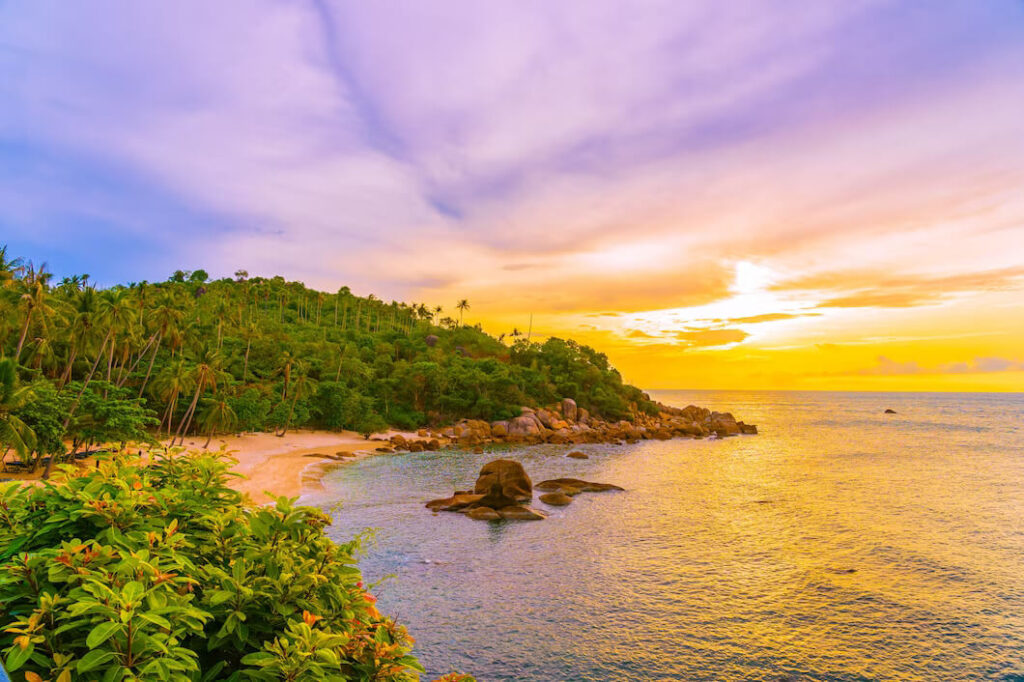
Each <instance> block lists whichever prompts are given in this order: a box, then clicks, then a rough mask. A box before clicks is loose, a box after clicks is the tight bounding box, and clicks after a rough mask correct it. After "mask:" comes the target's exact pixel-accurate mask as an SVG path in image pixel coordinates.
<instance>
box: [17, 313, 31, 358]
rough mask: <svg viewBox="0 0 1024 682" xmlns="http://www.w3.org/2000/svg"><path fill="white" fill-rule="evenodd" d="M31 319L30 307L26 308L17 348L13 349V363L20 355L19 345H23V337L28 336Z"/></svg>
mask: <svg viewBox="0 0 1024 682" xmlns="http://www.w3.org/2000/svg"><path fill="white" fill-rule="evenodd" d="M31 320H32V308H29V309H28V312H27V313H25V324H24V325H23V326H22V328H21V338H20V339H18V349H17V350H16V351H14V364H15V365H17V364H18V359H19V358H20V357H21V347H22V346H24V345H25V337H26V336H28V325H29V322H30V321H31Z"/></svg>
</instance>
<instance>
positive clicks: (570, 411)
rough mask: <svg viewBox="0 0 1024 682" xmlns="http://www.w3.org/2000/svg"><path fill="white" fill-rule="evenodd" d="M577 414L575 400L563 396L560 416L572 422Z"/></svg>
mask: <svg viewBox="0 0 1024 682" xmlns="http://www.w3.org/2000/svg"><path fill="white" fill-rule="evenodd" d="M578 416H579V409H578V408H577V407H576V401H575V400H573V399H572V398H565V399H564V400H562V417H564V418H565V420H566V421H570V422H574V421H576V418H577V417H578Z"/></svg>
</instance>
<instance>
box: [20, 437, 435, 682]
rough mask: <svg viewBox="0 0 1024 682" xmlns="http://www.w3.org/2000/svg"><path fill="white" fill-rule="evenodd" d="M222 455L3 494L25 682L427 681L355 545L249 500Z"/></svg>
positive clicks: (305, 510) (134, 465)
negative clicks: (361, 566)
mask: <svg viewBox="0 0 1024 682" xmlns="http://www.w3.org/2000/svg"><path fill="white" fill-rule="evenodd" d="M230 463H231V460H230V458H228V457H226V456H225V455H223V454H193V455H181V454H177V455H176V454H169V455H163V456H160V455H158V456H156V458H155V461H153V462H152V463H151V464H150V465H149V466H140V465H139V464H138V462H137V461H131V460H130V459H129V458H127V457H124V456H120V457H116V458H114V459H110V460H106V461H103V462H102V463H101V464H100V466H99V467H98V469H96V470H93V471H90V472H89V473H88V474H86V475H83V476H81V477H77V478H76V477H70V478H66V479H63V480H59V481H56V482H47V483H44V484H43V485H42V486H41V487H33V486H26V485H20V484H17V483H6V484H0V617H2V618H3V622H5V623H6V624H7V625H6V627H5V628H4V631H3V633H2V634H0V648H2V649H3V655H4V660H5V663H6V665H7V667H8V670H9V671H10V672H12V673H13V672H16V671H17V672H19V673H21V674H23V675H24V676H25V679H26V680H32V681H35V680H43V679H49V680H57V681H59V682H69V681H70V680H72V679H75V680H104V681H107V680H136V679H145V680H157V679H159V680H281V679H287V680H371V679H372V680H415V679H418V675H417V671H420V670H422V668H420V666H419V664H418V663H417V661H416V659H415V658H413V657H412V656H410V655H409V650H410V647H411V644H412V639H411V638H410V637H409V636H408V635H407V634H406V632H405V629H404V628H402V627H401V626H399V625H397V624H396V623H395V622H394V621H392V620H391V619H389V618H386V617H384V616H382V615H381V614H380V613H379V612H378V611H377V609H376V608H375V607H374V598H373V596H372V595H370V594H369V592H367V591H366V589H365V588H364V586H363V583H362V582H361V577H360V573H359V571H358V569H357V568H356V566H355V559H354V555H355V553H356V552H357V550H358V547H359V543H358V540H356V541H353V542H350V543H347V544H342V545H337V544H335V543H333V542H332V541H331V540H330V539H329V538H327V536H326V535H325V534H324V527H325V526H326V525H327V524H328V523H329V518H328V517H327V516H326V515H325V514H323V513H322V512H320V511H319V510H317V509H313V508H310V507H295V506H293V504H292V502H291V501H289V500H287V499H284V498H282V499H280V500H278V501H277V504H276V505H275V506H273V507H261V508H251V507H246V506H243V505H242V504H241V500H240V496H239V494H238V493H237V492H235V491H233V490H231V489H230V488H228V487H227V485H226V481H227V477H228V476H229V475H231V474H229V473H228V468H229V466H230Z"/></svg>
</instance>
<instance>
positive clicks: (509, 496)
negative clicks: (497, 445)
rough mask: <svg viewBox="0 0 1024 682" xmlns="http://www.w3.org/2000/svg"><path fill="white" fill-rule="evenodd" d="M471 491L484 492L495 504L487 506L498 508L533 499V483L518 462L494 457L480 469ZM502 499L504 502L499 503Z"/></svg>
mask: <svg viewBox="0 0 1024 682" xmlns="http://www.w3.org/2000/svg"><path fill="white" fill-rule="evenodd" d="M473 492H475V493H477V494H486V495H487V496H488V498H489V499H490V500H492V501H494V502H495V504H488V505H487V506H490V507H494V508H495V509H499V508H500V507H503V506H507V505H512V504H515V503H516V502H529V501H530V500H531V499H533V483H532V482H531V481H530V477H529V476H527V475H526V470H525V469H523V465H522V464H520V463H519V462H514V461H512V460H510V459H496V460H494V461H493V462H488V463H487V464H485V465H484V466H483V468H482V469H480V475H479V476H478V477H477V479H476V484H475V485H474V486H473ZM502 501H504V502H505V504H500V502H502ZM481 504H485V503H481Z"/></svg>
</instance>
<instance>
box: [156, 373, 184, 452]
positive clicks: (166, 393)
mask: <svg viewBox="0 0 1024 682" xmlns="http://www.w3.org/2000/svg"><path fill="white" fill-rule="evenodd" d="M190 390H192V375H191V374H190V373H189V370H188V365H187V364H186V363H185V360H184V359H183V358H177V359H176V360H172V361H171V363H170V364H169V365H167V366H166V367H164V368H163V369H162V370H161V371H160V372H159V373H158V374H157V375H156V377H155V378H154V379H153V391H154V392H155V393H156V395H157V397H158V398H159V399H160V400H162V401H163V402H165V403H167V409H165V410H164V414H163V417H162V418H161V419H160V429H161V430H162V429H163V428H164V422H167V435H168V436H170V435H171V426H172V425H173V422H174V410H175V408H176V407H177V406H178V397H179V396H180V395H181V394H182V393H185V392H187V391H190Z"/></svg>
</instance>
